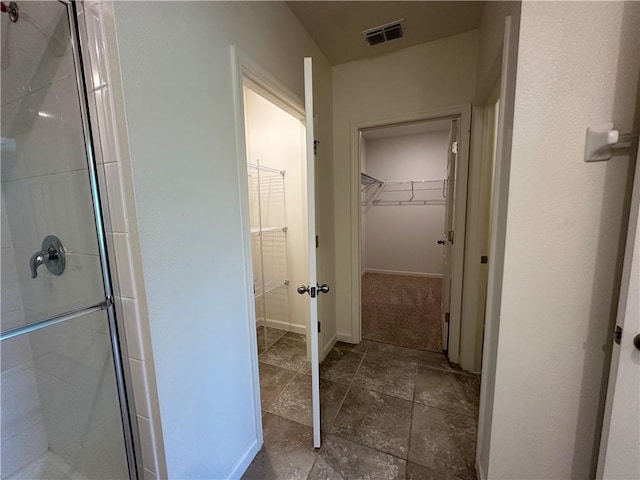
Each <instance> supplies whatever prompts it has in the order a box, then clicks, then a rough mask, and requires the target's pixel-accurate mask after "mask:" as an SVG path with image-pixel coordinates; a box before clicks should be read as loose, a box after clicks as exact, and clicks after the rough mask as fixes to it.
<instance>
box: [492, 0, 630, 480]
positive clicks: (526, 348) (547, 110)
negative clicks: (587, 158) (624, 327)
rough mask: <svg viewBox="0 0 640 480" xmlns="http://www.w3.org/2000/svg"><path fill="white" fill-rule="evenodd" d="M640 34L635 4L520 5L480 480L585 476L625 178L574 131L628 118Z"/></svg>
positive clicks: (625, 124)
mask: <svg viewBox="0 0 640 480" xmlns="http://www.w3.org/2000/svg"><path fill="white" fill-rule="evenodd" d="M639 31H640V4H638V3H635V2H628V3H622V2H557V3H547V2H545V3H544V4H543V3H537V2H530V3H529V2H526V3H523V5H522V20H521V28H520V44H519V58H518V77H517V83H516V102H515V117H514V128H513V150H512V156H511V178H510V186H509V207H508V208H509V210H508V217H507V235H506V247H505V263H504V282H503V293H502V306H501V311H502V312H501V318H500V333H499V348H498V356H497V358H498V363H497V368H496V387H495V404H494V405H495V408H494V413H493V428H492V435H491V455H490V461H489V478H509V479H515V478H522V479H524V478H539V479H543V478H547V479H551V478H556V479H557V478H590V477H591V476H592V474H593V467H594V461H595V456H594V447H597V442H598V436H599V425H598V418H599V411H600V408H601V392H602V385H601V382H602V375H603V373H604V370H605V352H604V345H605V344H606V343H607V342H608V341H609V338H608V334H609V331H610V326H611V321H612V318H613V315H614V313H615V306H616V304H617V289H616V285H617V282H618V281H619V273H620V270H619V269H620V263H621V260H622V246H623V243H622V242H623V239H624V237H623V235H622V233H623V229H624V225H625V224H626V218H625V211H626V210H625V204H626V202H628V194H629V181H630V178H631V175H630V162H629V160H628V159H627V158H618V159H615V160H612V161H610V162H606V163H585V162H584V160H583V150H584V132H585V128H586V127H587V126H589V125H593V124H598V123H602V122H607V121H613V122H614V124H615V125H616V127H617V128H619V129H620V130H622V131H628V130H631V129H632V127H633V126H634V125H633V124H634V122H633V118H634V109H635V105H636V95H637V92H638V72H639V68H640V57H639V56H638V51H639V50H640V45H639V43H638V42H639V38H640V37H639V36H638V32H639ZM636 113H637V112H636ZM636 127H637V124H636Z"/></svg>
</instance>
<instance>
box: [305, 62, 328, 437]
mask: <svg viewBox="0 0 640 480" xmlns="http://www.w3.org/2000/svg"><path fill="white" fill-rule="evenodd" d="M304 109H305V120H306V153H307V209H308V212H307V219H308V222H309V224H308V227H307V232H308V250H309V285H306V286H305V285H302V286H300V287H298V293H306V294H308V295H309V308H310V309H311V312H310V315H309V326H308V332H309V336H310V338H311V398H312V407H313V446H314V447H315V448H320V361H319V349H318V295H319V294H320V293H327V292H328V291H329V288H328V287H327V286H326V285H318V279H317V275H316V192H315V171H316V170H315V159H314V133H313V130H314V120H313V65H312V59H311V58H310V57H305V59H304Z"/></svg>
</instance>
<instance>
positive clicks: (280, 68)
mask: <svg viewBox="0 0 640 480" xmlns="http://www.w3.org/2000/svg"><path fill="white" fill-rule="evenodd" d="M114 8H115V15H116V26H117V38H118V47H119V54H120V67H121V72H122V87H123V93H124V103H125V107H126V117H127V125H128V138H129V146H130V155H131V161H132V165H133V186H134V190H135V202H136V207H137V208H136V209H137V213H138V217H137V222H138V228H139V237H140V245H141V251H142V264H143V273H144V281H145V286H146V294H147V303H148V310H149V326H150V333H151V341H152V346H153V352H154V360H155V365H156V374H157V383H158V397H159V405H160V415H161V418H162V430H163V436H164V443H165V449H166V460H167V473H168V476H169V477H170V478H226V477H228V476H230V475H240V474H241V473H242V471H243V469H244V468H245V467H246V465H247V464H248V463H249V462H250V461H251V457H252V456H253V455H254V454H255V452H256V450H257V448H258V447H259V445H258V444H257V443H256V442H257V440H258V438H257V437H258V428H259V423H260V418H259V417H258V418H256V417H255V416H254V406H255V403H254V391H253V383H252V379H251V375H252V372H253V373H254V374H255V373H257V372H255V371H253V361H252V358H251V356H250V353H249V352H251V351H252V350H253V349H255V344H254V342H255V336H254V335H255V333H254V332H255V329H254V328H253V322H252V320H251V319H249V311H248V305H249V302H250V301H251V292H249V291H247V288H246V282H245V273H244V268H245V262H246V261H249V262H250V261H251V260H250V258H243V255H244V251H243V246H242V245H243V242H242V235H243V233H242V224H241V211H240V184H239V178H238V173H239V172H238V154H239V152H238V151H237V148H236V147H237V143H236V134H237V133H238V132H236V130H235V119H234V105H233V86H232V72H231V57H230V46H231V44H236V45H237V46H238V47H239V49H240V50H241V51H242V52H243V53H245V54H246V55H248V56H250V57H251V58H252V59H254V61H256V62H258V63H259V64H261V66H262V67H263V68H264V69H266V70H267V71H268V72H270V73H271V74H272V75H273V76H274V77H276V78H277V79H278V80H280V82H281V83H283V84H284V85H286V86H287V87H288V88H289V89H291V90H292V91H293V92H295V93H296V94H297V95H299V97H300V98H302V97H303V65H302V63H303V57H304V56H305V55H310V56H313V57H314V60H315V65H314V83H315V87H316V89H315V93H316V97H315V98H316V112H317V116H318V139H319V140H320V142H321V144H320V155H319V156H318V157H317V159H318V162H319V172H320V175H319V183H320V185H321V187H322V188H320V189H319V191H320V192H319V195H320V199H321V200H322V201H321V202H319V203H318V205H319V206H320V211H319V217H320V218H319V220H318V225H319V230H320V237H321V239H320V249H319V250H320V251H319V253H320V255H321V262H320V266H321V267H320V274H321V276H322V278H323V281H324V279H327V280H328V282H329V283H332V280H331V276H332V274H333V272H332V262H333V252H332V248H333V246H332V242H331V241H330V239H331V238H333V230H332V225H333V220H332V213H331V212H332V208H333V203H332V198H331V197H332V188H331V184H330V179H331V175H332V173H331V155H330V153H329V150H328V148H329V147H328V146H329V145H331V128H330V126H331V118H332V114H331V71H330V68H329V65H328V63H327V61H326V60H325V59H324V57H323V55H322V53H321V52H320V51H319V49H318V48H317V47H316V46H315V45H314V44H313V42H312V41H311V39H310V38H309V37H308V35H307V34H306V32H305V31H304V29H303V28H302V26H301V25H300V24H299V23H298V21H297V20H296V19H295V17H294V16H293V14H292V13H291V11H290V10H289V9H288V7H287V6H286V4H284V3H281V2H255V3H244V2H206V3H205V2H190V3H184V4H180V6H179V8H176V6H175V4H170V3H164V2H157V3H137V2H116V3H115V5H114ZM325 207H326V209H325ZM332 298H333V297H332V296H331V295H328V296H326V299H323V302H329V304H328V306H327V304H326V303H325V304H324V305H321V308H322V309H323V310H321V314H322V313H324V314H325V315H327V317H326V320H325V321H324V322H323V334H324V333H325V332H327V333H330V332H331V329H332V321H331V314H332V313H333V312H332V306H331V304H330V302H331V301H332ZM325 326H326V329H325ZM231 367H233V368H231ZM258 413H259V412H258Z"/></svg>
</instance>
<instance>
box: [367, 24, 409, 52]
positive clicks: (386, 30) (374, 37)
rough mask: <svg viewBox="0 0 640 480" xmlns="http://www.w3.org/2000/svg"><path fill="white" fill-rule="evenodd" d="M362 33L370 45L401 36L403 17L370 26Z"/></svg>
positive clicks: (402, 33)
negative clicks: (377, 25) (376, 25)
mask: <svg viewBox="0 0 640 480" xmlns="http://www.w3.org/2000/svg"><path fill="white" fill-rule="evenodd" d="M362 34H363V35H364V39H365V41H366V42H367V43H368V44H369V45H370V46H373V45H378V44H380V43H384V42H389V41H391V40H395V39H396V38H402V37H403V36H404V19H402V20H396V21H395V22H391V23H387V24H385V25H380V26H379V27H374V28H370V29H369V30H365V31H364V32H362Z"/></svg>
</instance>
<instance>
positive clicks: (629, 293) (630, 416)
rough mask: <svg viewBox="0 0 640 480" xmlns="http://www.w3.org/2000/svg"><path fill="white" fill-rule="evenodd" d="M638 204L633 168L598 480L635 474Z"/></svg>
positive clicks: (638, 450)
mask: <svg viewBox="0 0 640 480" xmlns="http://www.w3.org/2000/svg"><path fill="white" fill-rule="evenodd" d="M638 161H640V153H639V154H638ZM638 165H640V163H639V164H638ZM639 203H640V168H636V177H635V184H634V188H633V198H632V203H631V213H630V218H629V230H628V234H627V246H626V251H625V259H624V267H623V277H622V285H621V288H620V301H619V302H618V318H617V321H616V329H620V330H621V331H620V334H619V337H616V340H615V341H614V344H613V353H612V357H611V370H610V375H609V387H608V391H607V402H606V407H605V414H604V422H603V428H602V437H601V439H602V440H601V443H600V455H599V458H598V470H597V475H596V477H597V478H599V479H611V480H613V479H632V478H633V479H637V478H640V222H639V220H638V208H639V206H638V204H639Z"/></svg>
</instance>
